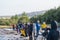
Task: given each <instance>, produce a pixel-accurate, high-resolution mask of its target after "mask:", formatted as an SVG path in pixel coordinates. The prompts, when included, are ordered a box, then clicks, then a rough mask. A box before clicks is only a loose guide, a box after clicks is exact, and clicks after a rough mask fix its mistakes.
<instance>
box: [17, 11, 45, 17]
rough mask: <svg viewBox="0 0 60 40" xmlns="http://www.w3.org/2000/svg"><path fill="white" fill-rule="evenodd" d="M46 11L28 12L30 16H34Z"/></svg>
mask: <svg viewBox="0 0 60 40" xmlns="http://www.w3.org/2000/svg"><path fill="white" fill-rule="evenodd" d="M45 12H46V11H36V12H30V13H27V16H28V17H33V16H36V15H43V14H44V13H45ZM18 16H22V14H19V15H18Z"/></svg>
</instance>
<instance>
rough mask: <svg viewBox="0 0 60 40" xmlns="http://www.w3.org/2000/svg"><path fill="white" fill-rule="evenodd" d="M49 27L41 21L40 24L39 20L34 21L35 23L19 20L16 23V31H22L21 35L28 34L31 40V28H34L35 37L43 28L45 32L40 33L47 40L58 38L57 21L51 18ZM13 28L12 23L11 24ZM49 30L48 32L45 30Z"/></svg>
mask: <svg viewBox="0 0 60 40" xmlns="http://www.w3.org/2000/svg"><path fill="white" fill-rule="evenodd" d="M50 24H51V27H47V24H46V23H45V22H43V24H40V21H36V22H35V23H33V22H32V21H31V22H28V23H21V22H19V23H18V24H16V30H17V33H22V36H29V39H30V40H32V33H33V30H34V29H35V28H36V36H35V37H36V38H37V37H38V36H39V32H40V30H41V29H42V30H44V31H45V32H44V33H42V36H44V37H45V36H46V35H47V36H46V39H47V40H58V39H59V31H57V23H56V22H55V20H51V23H50ZM13 29H14V25H13ZM48 30H49V33H48V32H47V31H48Z"/></svg>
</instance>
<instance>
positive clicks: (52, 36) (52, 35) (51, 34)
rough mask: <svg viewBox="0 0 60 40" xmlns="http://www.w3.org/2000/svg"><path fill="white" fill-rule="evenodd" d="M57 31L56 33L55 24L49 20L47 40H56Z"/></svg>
mask: <svg viewBox="0 0 60 40" xmlns="http://www.w3.org/2000/svg"><path fill="white" fill-rule="evenodd" d="M58 39H59V31H57V24H56V22H55V21H54V20H51V30H50V32H49V34H48V36H47V40H58Z"/></svg>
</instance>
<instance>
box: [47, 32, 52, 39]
mask: <svg viewBox="0 0 60 40" xmlns="http://www.w3.org/2000/svg"><path fill="white" fill-rule="evenodd" d="M47 40H51V32H50V33H49V34H48V36H47Z"/></svg>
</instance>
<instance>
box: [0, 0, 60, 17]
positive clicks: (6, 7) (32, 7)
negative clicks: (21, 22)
mask: <svg viewBox="0 0 60 40" xmlns="http://www.w3.org/2000/svg"><path fill="white" fill-rule="evenodd" d="M58 6H60V0H0V16H5V15H15V14H20V13H22V12H24V11H25V12H33V11H41V10H48V9H51V8H54V7H58Z"/></svg>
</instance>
